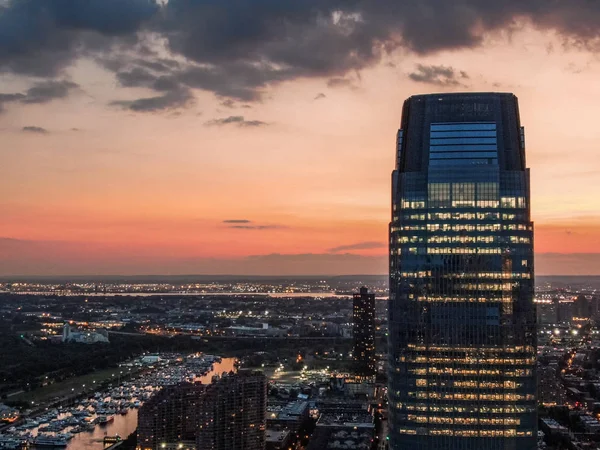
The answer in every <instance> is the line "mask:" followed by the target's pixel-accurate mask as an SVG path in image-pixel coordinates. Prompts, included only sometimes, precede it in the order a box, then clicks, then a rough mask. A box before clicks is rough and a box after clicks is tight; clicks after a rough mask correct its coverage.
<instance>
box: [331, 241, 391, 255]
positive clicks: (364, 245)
mask: <svg viewBox="0 0 600 450" xmlns="http://www.w3.org/2000/svg"><path fill="white" fill-rule="evenodd" d="M385 247H387V244H386V243H385V242H377V241H365V242H357V243H355V244H348V245H340V246H338V247H333V248H330V249H329V250H328V251H329V252H330V253H338V252H346V251H348V250H368V249H372V248H385Z"/></svg>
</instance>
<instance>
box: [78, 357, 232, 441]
mask: <svg viewBox="0 0 600 450" xmlns="http://www.w3.org/2000/svg"><path fill="white" fill-rule="evenodd" d="M235 361H236V360H235V358H223V360H222V361H221V362H220V363H214V364H213V370H212V371H210V372H208V373H207V374H206V375H204V376H203V377H199V380H200V381H202V383H210V382H211V380H212V377H213V376H214V375H217V374H221V373H223V372H230V371H232V370H233V371H235ZM137 416H138V410H137V409H133V408H130V409H129V411H128V413H127V414H125V415H121V414H115V419H114V420H113V421H112V422H110V423H108V424H106V425H103V426H96V427H95V428H94V431H91V432H85V431H84V432H82V433H79V434H76V435H75V436H74V437H73V439H71V440H70V441H69V444H68V445H67V450H102V449H103V448H104V442H103V441H104V437H105V436H115V435H116V434H118V435H119V436H121V437H122V438H123V439H125V438H126V437H127V436H129V435H130V434H131V433H132V432H133V431H134V430H135V429H136V428H137Z"/></svg>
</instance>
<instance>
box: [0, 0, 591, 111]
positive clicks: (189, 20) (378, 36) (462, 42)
mask: <svg viewBox="0 0 600 450" xmlns="http://www.w3.org/2000/svg"><path fill="white" fill-rule="evenodd" d="M1 4H2V5H3V6H0V72H11V73H17V74H26V75H34V76H38V77H56V76H58V75H60V74H62V73H64V71H65V70H66V69H67V68H69V67H70V66H71V65H73V64H74V62H75V61H77V60H78V59H80V58H91V59H95V60H98V61H100V60H102V59H104V60H105V64H104V65H105V67H107V68H108V69H109V70H112V71H114V72H116V73H118V75H117V77H118V79H119V83H120V84H121V82H123V84H122V85H124V86H128V85H130V84H133V83H142V82H146V83H150V82H152V83H153V82H155V81H156V79H155V80H153V81H151V78H152V77H158V75H159V74H161V75H162V76H164V77H165V78H163V79H162V81H161V82H162V83H163V84H164V85H163V87H162V88H160V87H156V88H154V87H151V86H146V87H150V88H152V89H158V90H161V89H162V90H163V91H168V92H172V91H173V89H174V86H175V85H179V90H180V91H181V90H182V89H183V88H188V89H202V90H205V91H209V92H212V93H214V94H216V95H217V96H219V97H222V98H231V99H235V100H240V101H244V102H251V101H259V100H260V99H261V98H262V96H263V95H264V93H265V92H267V91H268V89H270V88H271V87H272V86H273V85H276V84H278V83H282V82H286V81H290V80H295V79H300V78H302V79H305V78H323V79H328V80H329V83H328V84H329V85H330V87H335V86H351V80H350V79H349V78H347V75H348V74H349V73H355V74H359V73H360V71H361V70H362V69H364V68H367V67H371V66H373V65H375V64H377V63H379V62H380V61H381V60H382V58H383V56H384V55H389V54H391V53H392V52H394V51H395V50H396V49H399V48H402V49H403V50H405V51H408V52H412V53H414V54H417V55H430V54H434V53H436V52H440V51H444V50H458V49H466V48H476V47H479V46H481V45H482V44H483V43H484V41H485V38H486V37H487V36H489V35H492V34H494V33H500V32H502V31H505V30H510V29H512V28H514V26H515V24H522V23H527V24H530V25H531V26H532V27H535V28H537V29H540V30H545V31H551V32H553V33H555V34H557V35H558V36H560V37H562V39H563V40H564V41H565V44H566V45H567V47H568V46H571V47H578V48H585V49H588V50H590V51H594V52H597V51H600V3H599V2H593V1H589V0H571V1H569V2H566V1H563V2H559V1H554V2H545V1H542V0H506V1H504V2H490V1H480V2H476V1H473V0H456V1H453V2H448V1H446V0H421V1H418V2H414V1H408V0H380V1H369V0H303V1H291V0H287V1H275V0H235V1H233V2H231V1H222V2H216V1H206V0H169V1H165V0H86V1H73V0H44V1H41V0H40V1H37V0H3V1H2V3H1ZM161 46H164V48H161ZM157 47H160V51H156V50H157ZM166 54H167V55H168V56H169V57H168V58H166V57H165V55H166ZM109 60H110V61H111V63H109V62H108V61H109ZM136 67H137V68H139V69H144V70H146V71H149V72H150V73H151V75H152V76H151V77H150V78H148V79H146V80H145V81H144V80H143V79H141V78H139V77H137V76H138V75H141V73H131V72H132V71H133V70H134V69H135V68H136ZM423 67H424V70H425V71H423V70H419V69H417V71H415V72H413V74H412V75H413V76H414V77H416V78H417V81H421V82H428V83H433V84H443V85H444V84H445V85H452V84H455V83H456V82H460V80H461V79H466V74H462V73H461V72H456V71H455V72H454V74H453V75H448V74H447V73H446V74H444V73H443V70H444V68H443V67H442V66H423ZM436 67H437V69H435V68H436ZM440 67H441V70H442V72H440ZM428 70H429V72H428ZM431 70H433V72H431ZM128 76H129V77H130V78H129V79H128V78H127V77H128ZM131 77H133V79H132V78H131ZM142 78H143V77H142ZM453 80H454V81H453ZM168 83H171V84H170V86H171V87H170V88H167V87H166V84H168ZM167 97H168V98H171V99H172V97H173V96H172V95H170V96H167ZM164 100H165V99H162V103H163V104H164ZM153 102H154V103H155V102H156V99H155V100H154V101H153ZM145 103H147V102H145ZM143 109H144V108H143ZM159 109H160V108H159ZM144 110H145V109H144Z"/></svg>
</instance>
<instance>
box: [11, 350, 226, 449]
mask: <svg viewBox="0 0 600 450" xmlns="http://www.w3.org/2000/svg"><path fill="white" fill-rule="evenodd" d="M235 370H236V360H235V358H223V359H221V358H219V357H215V356H211V355H201V354H194V355H188V356H185V357H184V356H182V355H169V356H168V357H165V358H164V359H160V358H157V361H156V363H155V364H154V365H153V368H152V369H151V370H149V371H147V372H145V373H144V374H143V375H140V376H139V377H138V378H135V379H131V380H128V381H126V382H123V383H121V384H120V385H117V386H115V387H112V388H110V389H109V390H104V391H98V392H95V393H91V394H90V396H89V397H88V398H86V399H83V400H80V401H78V402H77V404H76V405H74V406H72V407H68V408H64V407H63V408H58V409H51V410H48V411H46V412H45V413H43V414H40V415H38V416H36V417H29V418H26V419H25V420H23V422H22V423H20V424H18V425H15V426H12V427H10V428H8V430H5V431H4V432H3V433H2V434H0V449H2V450H4V449H6V450H15V449H20V448H27V447H29V448H64V449H66V450H84V449H86V450H87V449H92V450H101V449H103V448H104V447H106V446H108V445H112V444H114V443H115V442H116V441H118V440H119V439H125V438H127V437H128V436H129V435H130V434H131V433H132V432H134V431H135V429H136V428H137V414H138V408H139V407H140V406H142V405H143V403H144V401H146V400H148V399H149V398H150V397H151V396H152V395H153V394H154V393H155V392H157V391H158V390H160V389H161V388H162V387H163V386H167V385H173V384H177V383H180V382H184V381H194V382H202V383H210V382H211V379H212V377H213V376H214V375H217V374H221V373H223V372H230V371H235Z"/></svg>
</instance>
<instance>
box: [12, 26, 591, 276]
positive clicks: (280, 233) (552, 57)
mask: <svg viewBox="0 0 600 450" xmlns="http://www.w3.org/2000/svg"><path fill="white" fill-rule="evenodd" d="M549 44H553V46H552V47H549ZM391 63H392V64H391ZM417 64H424V65H444V66H451V67H452V68H454V70H455V71H464V72H466V74H468V78H464V79H463V80H461V84H463V85H436V84H431V83H422V82H416V81H413V80H411V79H410V78H409V77H408V74H409V73H411V72H414V71H415V67H416V65H417ZM68 74H69V77H70V78H71V79H72V80H74V81H75V82H77V83H78V84H79V85H80V87H81V88H80V89H78V91H77V92H75V93H74V94H73V95H71V96H69V97H68V98H65V99H58V100H55V101H53V102H50V103H46V104H40V105H27V104H14V105H10V108H6V111H5V112H4V113H3V114H2V115H0V132H1V133H2V145H1V146H0V160H1V161H2V165H1V169H0V170H1V171H2V176H0V211H1V217H2V220H0V260H1V261H0V275H16V274H119V273H123V274H142V273H144V274H145V273H148V274H150V273H243V274H275V275H276V274H288V273H304V274H308V273H310V274H343V273H385V272H386V270H387V269H386V256H385V255H386V253H387V248H386V241H387V223H388V221H389V202H390V173H391V171H392V169H393V164H394V139H395V133H396V130H397V127H398V124H399V121H400V114H401V106H402V101H403V100H404V99H405V98H406V97H408V96H409V95H411V94H416V93H428V92H436V91H463V90H470V91H492V90H493V91H508V92H514V93H515V94H516V95H517V96H518V97H519V101H520V109H521V120H522V123H523V125H524V126H525V130H526V142H527V155H528V166H529V167H530V168H531V180H532V199H533V200H532V203H533V208H532V213H533V219H534V222H535V226H536V235H535V250H536V252H537V254H538V274H600V225H599V224H600V212H599V209H600V208H599V207H600V200H599V198H598V194H599V193H600V175H599V173H600V158H599V157H598V156H597V152H598V144H599V143H600V127H599V126H598V124H597V117H598V114H597V110H598V107H597V105H598V104H599V103H600V84H599V83H598V82H597V80H598V79H599V77H600V64H599V63H598V61H597V58H596V57H595V55H593V54H591V53H589V52H587V51H585V50H575V49H564V48H562V47H561V46H560V45H559V44H558V41H557V39H556V38H555V37H553V35H551V34H548V33H543V32H540V31H533V30H531V29H525V30H523V31H519V32H516V33H515V34H514V35H512V36H511V37H510V39H508V38H503V37H498V36H496V37H495V38H493V39H492V38H489V39H488V40H487V41H486V43H485V44H484V45H482V46H481V47H479V48H477V49H475V50H461V51H445V52H441V53H438V54H435V55H434V56H427V57H417V56H415V55H413V54H411V53H408V52H405V51H402V50H398V51H396V52H395V53H393V54H391V55H389V56H387V57H386V58H385V59H384V60H383V61H382V62H381V63H379V64H377V65H376V66H374V67H371V68H367V69H364V70H362V71H360V73H351V74H349V75H348V77H349V78H350V79H352V85H350V86H343V87H328V86H327V83H326V81H327V80H326V79H319V78H311V79H297V80H295V81H289V82H284V83H282V84H278V85H274V86H270V87H269V88H268V89H267V91H266V95H265V96H264V99H263V100H262V101H261V102H256V103H252V104H251V107H250V108H242V107H241V106H240V104H239V103H238V106H237V107H235V108H228V107H225V106H223V105H221V101H222V100H219V99H217V98H216V97H215V96H214V95H213V94H211V93H208V92H203V91H200V90H196V91H195V92H194V93H195V96H196V100H195V102H194V104H192V105H190V106H188V107H185V108H182V109H179V110H177V111H175V112H162V113H134V112H126V111H123V110H121V109H118V108H116V107H114V106H109V105H108V103H109V102H110V101H111V100H112V99H114V98H115V97H116V96H117V94H118V95H120V96H123V94H124V93H128V95H131V98H135V97H136V96H139V95H144V94H147V91H145V90H144V89H141V88H131V89H129V90H123V89H122V88H117V87H116V85H115V80H114V76H113V75H112V74H111V73H109V72H107V71H106V70H104V69H102V68H100V67H99V66H98V65H96V64H95V63H93V62H91V61H89V60H79V61H78V62H77V64H76V65H75V66H73V67H71V68H69V70H68ZM0 85H1V86H2V90H3V91H5V92H9V91H14V90H17V89H23V86H25V85H24V81H23V78H22V77H17V76H16V75H6V74H5V75H3V76H1V77H0ZM117 91H119V92H117ZM320 93H322V94H324V97H322V96H320V97H322V98H319V99H315V97H317V96H318V94H320ZM228 116H244V117H245V120H260V121H262V122H265V123H266V125H263V126H257V127H238V126H235V124H228V125H222V126H207V125H206V123H207V122H209V121H211V120H215V119H219V118H223V117H228ZM25 126H39V127H43V128H44V129H46V130H47V131H48V133H46V134H41V133H26V132H23V131H22V127H25ZM73 129H77V130H73ZM226 220H238V221H241V220H244V221H248V222H246V223H224V221H226ZM232 226H238V227H239V226H243V227H244V228H232ZM338 247H342V248H341V249H338Z"/></svg>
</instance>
